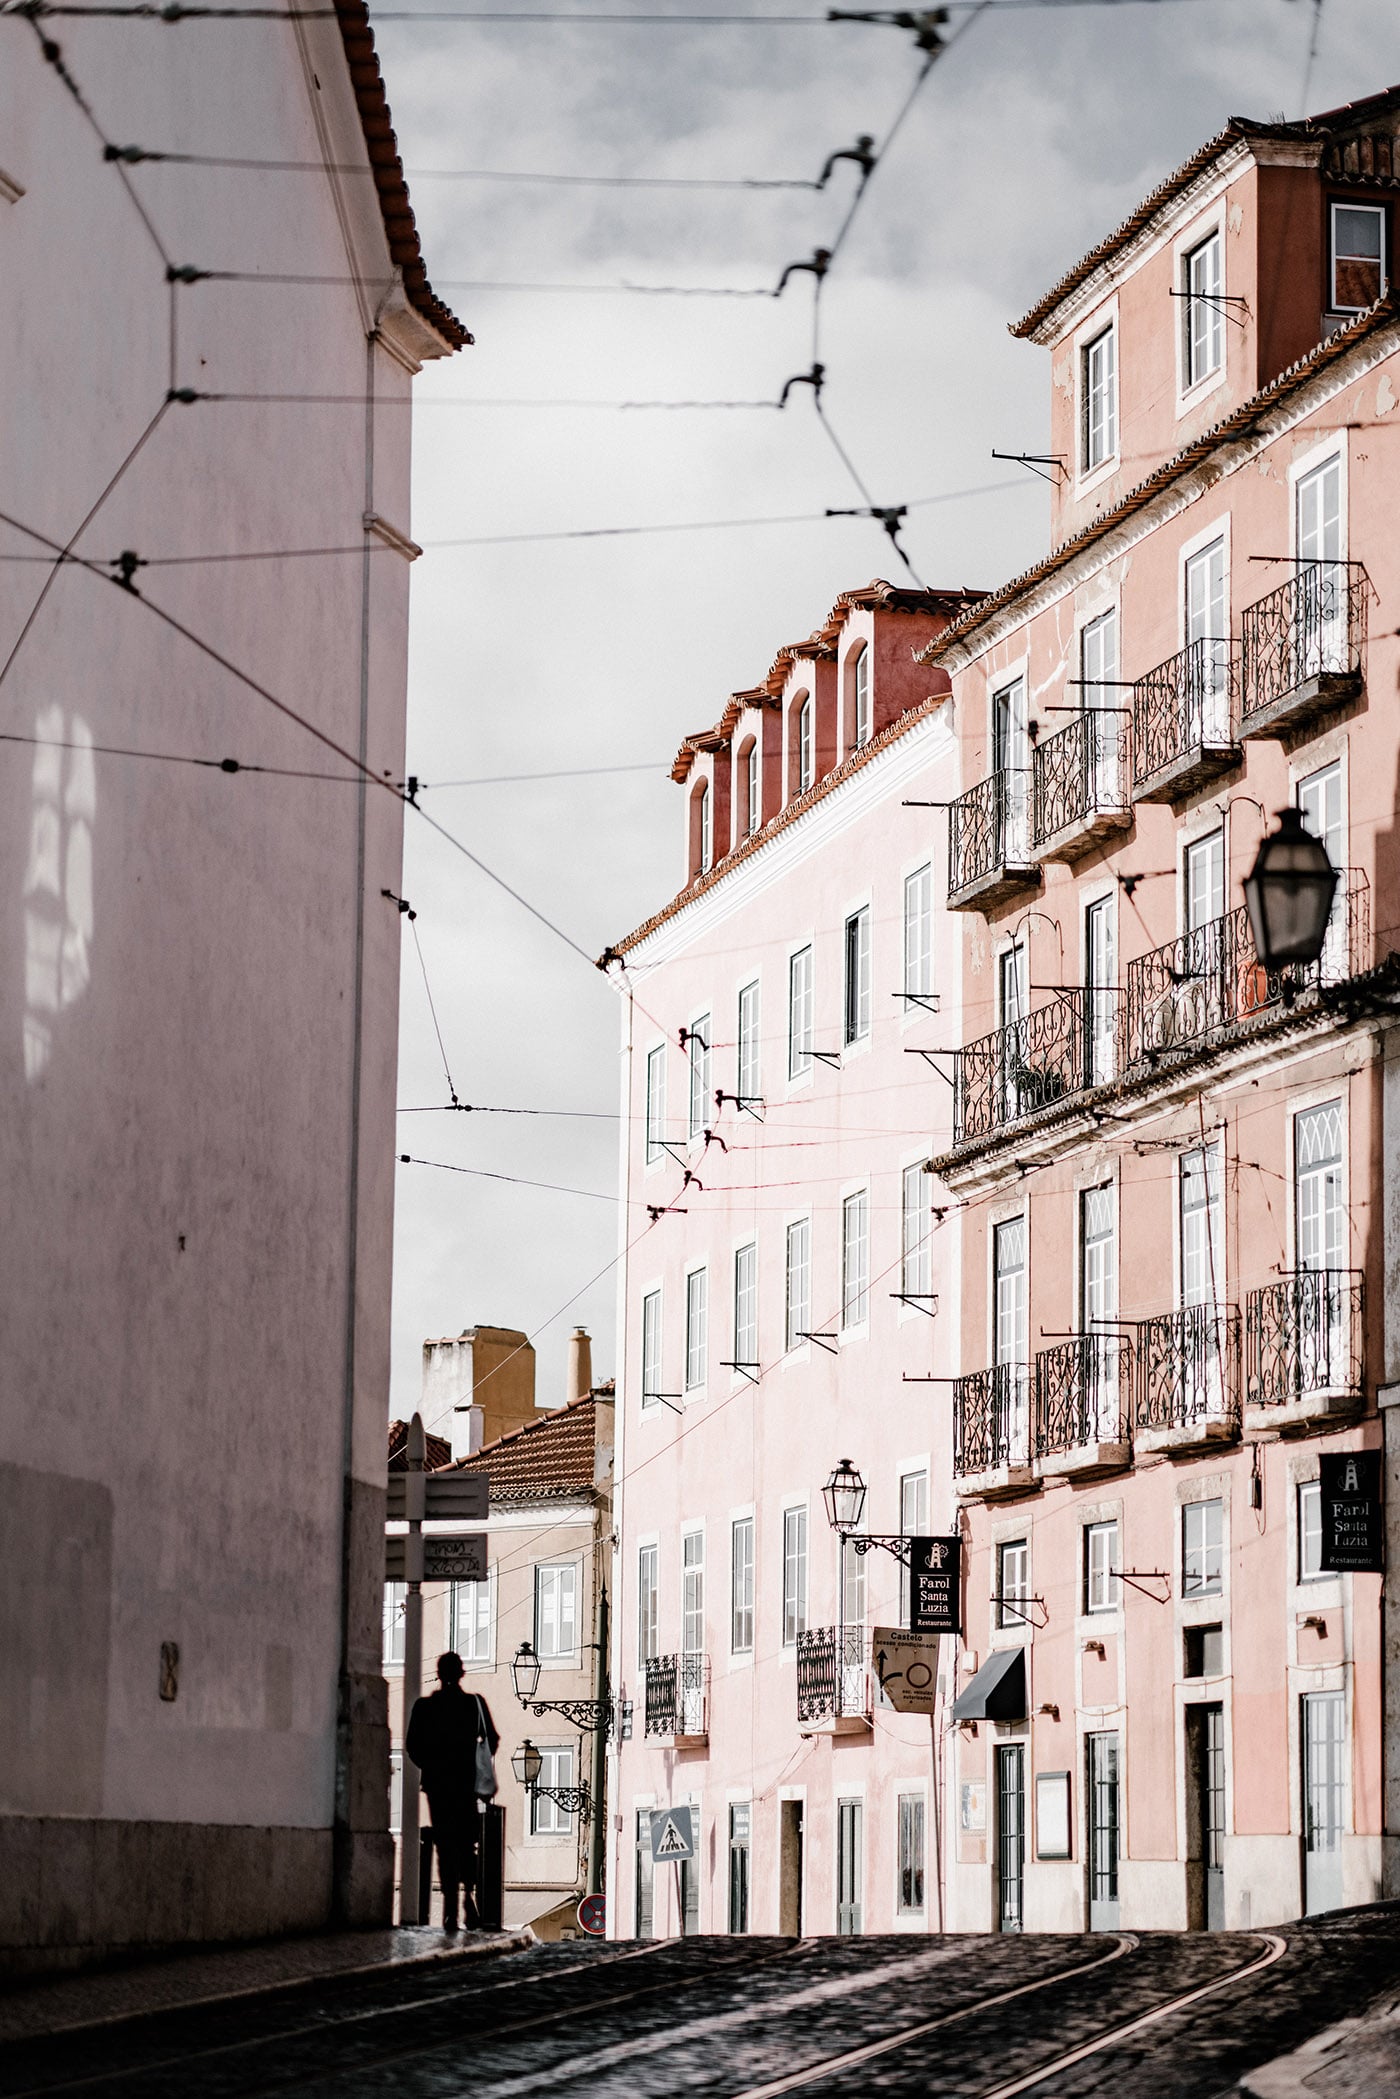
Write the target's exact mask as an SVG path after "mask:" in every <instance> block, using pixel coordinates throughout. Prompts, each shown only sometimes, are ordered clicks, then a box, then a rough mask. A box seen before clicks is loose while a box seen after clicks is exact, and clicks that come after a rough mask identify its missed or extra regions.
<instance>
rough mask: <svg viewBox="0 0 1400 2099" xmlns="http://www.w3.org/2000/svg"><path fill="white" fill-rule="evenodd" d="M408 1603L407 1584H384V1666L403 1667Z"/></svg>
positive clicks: (388, 1667)
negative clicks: (404, 1617)
mask: <svg viewBox="0 0 1400 2099" xmlns="http://www.w3.org/2000/svg"><path fill="white" fill-rule="evenodd" d="M407 1601H408V1584H407V1582H385V1584H384V1666H385V1668H386V1669H392V1668H395V1667H397V1668H400V1669H401V1668H402V1667H403V1615H404V1608H405V1606H406V1604H407Z"/></svg>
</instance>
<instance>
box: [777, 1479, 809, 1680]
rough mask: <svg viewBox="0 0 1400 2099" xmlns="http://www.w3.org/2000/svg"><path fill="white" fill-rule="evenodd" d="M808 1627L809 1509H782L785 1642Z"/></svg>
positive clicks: (795, 1638) (794, 1639) (789, 1643)
mask: <svg viewBox="0 0 1400 2099" xmlns="http://www.w3.org/2000/svg"><path fill="white" fill-rule="evenodd" d="M806 1630H807V1511H806V1509H805V1507H804V1508H796V1509H784V1510H783V1645H784V1647H795V1646H796V1645H797V1642H798V1639H799V1638H800V1636H801V1635H802V1634H803V1633H805V1632H806Z"/></svg>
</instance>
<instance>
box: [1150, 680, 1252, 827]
mask: <svg viewBox="0 0 1400 2099" xmlns="http://www.w3.org/2000/svg"><path fill="white" fill-rule="evenodd" d="M1237 671H1238V665H1237V663H1236V661H1235V659H1234V658H1233V656H1232V655H1231V652H1230V644H1229V642H1228V641H1210V640H1205V641H1193V642H1191V643H1189V644H1188V646H1187V647H1186V648H1184V649H1182V651H1181V652H1180V654H1179V655H1176V656H1171V657H1169V658H1168V660H1167V661H1166V662H1165V663H1160V664H1158V666H1157V668H1156V670H1155V671H1150V672H1149V673H1148V675H1147V676H1146V677H1145V678H1139V679H1138V681H1137V683H1136V684H1135V685H1134V687H1133V800H1134V801H1137V802H1175V801H1180V800H1181V799H1182V798H1183V797H1184V796H1186V795H1188V794H1194V793H1195V791H1196V789H1197V788H1199V787H1204V786H1205V785H1206V783H1207V782H1208V781H1210V780H1213V779H1215V778H1216V777H1217V776H1218V775H1219V774H1220V773H1225V772H1229V771H1231V770H1232V768H1233V767H1235V766H1237V765H1238V764H1239V763H1240V760H1241V752H1240V747H1239V744H1238V742H1237V741H1236V738H1235V727H1234V707H1235V685H1236V678H1237Z"/></svg>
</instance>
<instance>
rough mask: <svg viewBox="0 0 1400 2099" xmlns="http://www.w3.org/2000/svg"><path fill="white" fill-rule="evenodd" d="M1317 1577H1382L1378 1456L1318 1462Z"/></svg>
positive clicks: (1340, 1453)
mask: <svg viewBox="0 0 1400 2099" xmlns="http://www.w3.org/2000/svg"><path fill="white" fill-rule="evenodd" d="M1317 1478H1318V1493H1319V1500H1320V1502H1321V1505H1322V1506H1321V1516H1322V1538H1321V1552H1320V1556H1319V1557H1320V1567H1319V1572H1321V1573H1323V1574H1384V1572H1385V1476H1384V1463H1383V1458H1382V1453H1381V1452H1380V1451H1379V1450H1324V1451H1321V1452H1320V1453H1319V1454H1318V1461H1317Z"/></svg>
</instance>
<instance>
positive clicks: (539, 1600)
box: [535, 1560, 578, 1662]
mask: <svg viewBox="0 0 1400 2099" xmlns="http://www.w3.org/2000/svg"><path fill="white" fill-rule="evenodd" d="M535 1653H536V1654H537V1655H538V1656H539V1658H540V1660H541V1661H542V1662H564V1661H571V1660H572V1659H573V1657H574V1656H575V1655H576V1654H577V1653H578V1566H577V1564H576V1562H575V1561H573V1560H566V1561H561V1562H558V1563H556V1564H555V1565H553V1566H546V1567H537V1568H536V1569H535Z"/></svg>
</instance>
